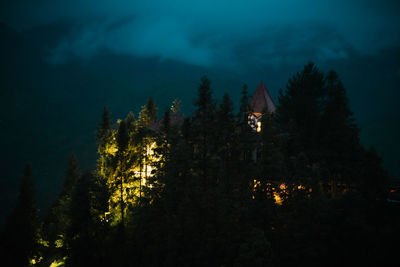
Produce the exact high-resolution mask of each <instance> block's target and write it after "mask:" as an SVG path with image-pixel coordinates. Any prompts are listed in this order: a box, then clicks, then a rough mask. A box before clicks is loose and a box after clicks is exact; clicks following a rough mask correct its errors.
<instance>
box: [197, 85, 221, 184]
mask: <svg viewBox="0 0 400 267" xmlns="http://www.w3.org/2000/svg"><path fill="white" fill-rule="evenodd" d="M195 106H196V110H195V114H194V117H193V123H192V131H193V137H194V140H193V141H194V145H195V150H196V154H195V157H196V158H197V159H198V163H199V171H200V175H201V176H202V177H203V179H202V180H203V181H204V182H205V183H206V184H208V183H213V182H212V181H211V180H212V179H211V177H209V176H210V174H211V172H210V169H209V168H210V167H211V166H210V158H211V157H212V153H214V152H215V150H214V149H215V139H214V137H215V132H214V127H215V110H216V108H215V102H214V100H213V99H212V89H211V82H210V80H209V79H208V78H207V77H203V78H202V79H201V84H200V85H199V87H198V90H197V100H196V102H195Z"/></svg>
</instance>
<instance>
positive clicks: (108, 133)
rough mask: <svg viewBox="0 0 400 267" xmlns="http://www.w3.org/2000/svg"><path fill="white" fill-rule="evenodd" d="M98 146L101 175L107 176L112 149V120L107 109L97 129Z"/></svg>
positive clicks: (104, 110) (105, 108) (104, 109)
mask: <svg viewBox="0 0 400 267" xmlns="http://www.w3.org/2000/svg"><path fill="white" fill-rule="evenodd" d="M97 146H98V150H97V152H98V154H99V156H100V158H99V173H100V174H101V175H103V176H106V175H108V174H106V169H107V162H108V161H109V154H110V149H111V147H112V129H111V119H110V114H109V112H108V110H107V107H104V108H103V114H102V117H101V122H100V125H99V127H98V129H97Z"/></svg>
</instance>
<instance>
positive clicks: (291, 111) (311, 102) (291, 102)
mask: <svg viewBox="0 0 400 267" xmlns="http://www.w3.org/2000/svg"><path fill="white" fill-rule="evenodd" d="M325 95H326V91H325V79H324V75H323V73H322V72H320V71H319V70H318V69H317V68H316V67H315V65H314V64H313V63H308V64H307V65H305V66H304V69H303V70H302V71H301V72H298V73H296V75H294V76H293V77H292V78H290V79H289V81H288V83H287V86H286V92H285V93H283V92H282V91H281V92H280V95H279V105H278V107H277V113H276V120H277V122H278V127H279V130H280V131H281V132H283V133H287V134H288V143H287V148H286V153H287V156H289V157H290V156H297V155H298V154H299V153H300V152H304V153H306V155H307V157H308V158H309V159H310V160H311V162H316V161H318V160H319V157H320V155H319V153H320V151H319V142H318V137H319V134H318V131H319V124H320V122H321V116H322V108H323V100H324V97H325Z"/></svg>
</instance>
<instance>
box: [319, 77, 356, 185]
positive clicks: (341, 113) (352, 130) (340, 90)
mask: <svg viewBox="0 0 400 267" xmlns="http://www.w3.org/2000/svg"><path fill="white" fill-rule="evenodd" d="M326 88H327V99H326V101H325V105H324V106H325V108H324V113H323V116H322V120H321V130H320V135H321V136H320V137H319V139H320V140H321V147H322V149H323V152H322V157H323V158H324V159H325V165H326V168H327V170H328V172H327V174H326V175H327V176H328V177H329V178H330V179H331V183H337V180H341V181H342V182H347V183H350V182H351V180H352V179H353V178H354V177H355V176H357V173H356V172H354V170H355V168H354V166H355V165H356V163H357V159H358V158H359V157H360V156H361V153H360V143H359V129H358V128H357V126H356V124H355V122H354V117H353V113H352V112H351V110H350V107H349V101H348V98H347V96H346V89H345V88H344V86H343V84H342V82H341V81H340V80H339V76H338V75H337V73H336V72H335V71H330V72H329V73H328V75H327V77H326ZM352 177H353V178H352ZM353 180H354V179H353Z"/></svg>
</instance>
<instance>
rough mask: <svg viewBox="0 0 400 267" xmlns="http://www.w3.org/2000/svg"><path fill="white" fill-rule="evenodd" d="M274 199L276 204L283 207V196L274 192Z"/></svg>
mask: <svg viewBox="0 0 400 267" xmlns="http://www.w3.org/2000/svg"><path fill="white" fill-rule="evenodd" d="M274 199H275V202H276V204H278V205H282V203H283V199H282V198H281V196H280V195H279V193H278V192H274Z"/></svg>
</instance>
